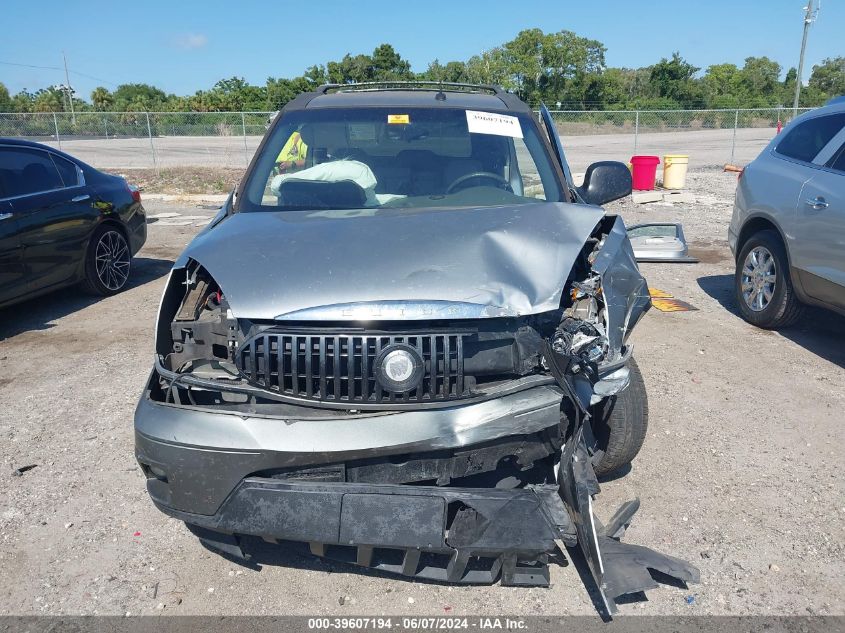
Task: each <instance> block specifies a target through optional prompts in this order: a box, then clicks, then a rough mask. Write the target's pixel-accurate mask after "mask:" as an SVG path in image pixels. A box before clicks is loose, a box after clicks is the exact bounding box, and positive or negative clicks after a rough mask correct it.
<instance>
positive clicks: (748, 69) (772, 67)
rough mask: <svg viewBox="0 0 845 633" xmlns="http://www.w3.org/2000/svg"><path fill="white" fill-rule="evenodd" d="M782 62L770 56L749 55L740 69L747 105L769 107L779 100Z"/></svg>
mask: <svg viewBox="0 0 845 633" xmlns="http://www.w3.org/2000/svg"><path fill="white" fill-rule="evenodd" d="M780 71H781V68H780V64H778V63H777V62H775V61H772V60H771V59H769V58H768V57H747V58H746V59H745V66H743V67H742V70H741V71H740V84H741V88H740V93H741V96H742V97H743V102H742V105H743V106H745V107H751V108H754V107H768V106H771V105H772V104H773V103H774V102H776V101H778V96H779V93H780V82H779V78H780Z"/></svg>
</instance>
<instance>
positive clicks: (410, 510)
mask: <svg viewBox="0 0 845 633" xmlns="http://www.w3.org/2000/svg"><path fill="white" fill-rule="evenodd" d="M561 398H562V392H561V390H560V388H559V387H558V386H557V385H556V384H548V381H543V380H540V381H538V383H537V384H535V385H533V386H530V385H529V386H528V387H527V388H526V389H524V390H521V391H517V392H509V393H505V394H504V395H502V396H501V397H499V398H496V399H492V400H486V401H483V402H477V403H474V404H468V405H463V406H455V407H448V408H444V409H433V410H421V411H402V412H392V413H381V414H369V415H350V416H348V417H340V416H337V415H335V416H334V417H327V418H321V419H305V420H302V419H298V420H293V419H279V418H271V417H266V416H249V415H244V414H230V413H220V412H215V411H210V410H199V409H196V408H189V407H181V406H175V405H168V404H162V403H157V402H153V401H151V400H150V399H149V398H148V397H147V396H146V395H145V396H143V397H142V399H141V401H140V402H139V404H138V408H137V410H136V415H135V439H136V456H137V459H138V461H139V463H140V464H141V466H142V468H143V470H144V472H145V474H146V475H147V489H148V491H149V493H150V496H151V497H152V499H153V501H154V502H155V504H156V506H157V507H158V508H159V509H160V510H161V511H163V512H164V513H166V514H168V515H170V516H172V517H175V518H177V519H180V520H182V521H185V522H186V523H187V524H188V526H189V528H190V529H191V530H192V531H193V532H194V533H195V534H197V536H199V538H200V539H201V540H202V541H203V542H205V543H206V544H207V545H208V546H210V547H212V548H214V549H216V550H219V551H222V552H224V553H227V554H229V555H231V556H235V557H239V558H248V557H249V552H248V551H247V552H245V551H244V550H243V549H242V545H243V542H242V538H241V537H242V536H243V535H252V536H258V537H261V538H264V539H265V540H270V541H280V540H285V541H300V542H307V543H309V544H310V547H311V550H312V552H313V553H314V554H316V555H319V556H327V557H331V558H336V559H340V560H344V561H346V562H350V563H355V564H358V565H364V566H369V567H374V568H376V569H379V570H382V571H386V572H395V573H399V574H403V575H404V576H407V577H413V578H425V579H431V580H440V581H447V582H454V583H475V584H479V583H493V582H496V581H497V580H499V579H500V580H501V582H502V584H507V585H541V586H546V585H548V584H549V572H548V567H547V563H548V561H549V559H550V557H553V556H554V553H555V550H556V544H555V543H556V541H562V542H563V544H565V545H566V546H569V547H573V546H576V545H578V546H579V547H580V548H581V550H582V551H583V553H584V556H585V559H586V561H587V565H588V567H589V569H590V572H592V575H593V577H594V578H595V581H596V584H597V586H598V589H599V593H600V594H601V596H602V598H603V600H604V605H605V607H606V609H607V611H608V613H611V614H612V613H614V612H615V611H616V603H615V598H617V597H618V596H620V595H623V594H626V593H631V592H636V591H643V590H645V589H647V588H650V587H653V586H656V583H655V581H654V580H653V579H652V576H651V575H650V574H649V571H648V570H658V571H660V572H663V573H665V574H669V575H672V576H674V577H676V578H678V579H680V580H682V581H686V582H697V581H698V571H697V570H696V569H695V568H694V567H692V566H690V565H688V564H686V563H684V562H683V561H680V560H678V559H674V558H671V557H668V556H664V555H662V554H659V553H657V552H655V551H653V550H650V549H648V548H644V547H639V546H633V545H627V544H623V543H621V542H619V539H620V538H621V536H622V535H623V534H624V532H625V529H626V527H627V526H628V524H629V523H630V521H631V518H632V516H633V514H634V512H635V511H636V509H637V507H638V502H636V501H635V502H629V503H628V504H626V505H625V506H623V507H622V508H620V510H619V511H618V512H617V513H616V515H614V517H613V518H612V519H611V521H610V522H609V524H608V526H607V527H606V528H605V527H603V526H602V524H601V523H600V522H599V521H598V519H597V518H596V517H595V516H594V515H593V513H592V501H591V498H592V495H594V494H596V493H597V492H598V491H599V488H598V482H597V481H596V479H595V475H594V473H593V471H592V466H591V465H590V458H589V455H588V454H587V450H586V445H585V443H584V439H583V427H579V428H578V430H577V432H576V434H575V436H573V437H570V439H569V440H568V441H567V443H566V446H565V447H564V450H563V452H562V453H561V454H560V456H561V461H560V466H559V469H558V475H557V477H558V484H559V485H557V484H537V485H526V486H525V487H522V488H512V489H497V488H471V487H459V486H421V485H399V484H381V483H357V482H348V481H338V482H326V481H322V482H316V481H302V480H296V481H291V480H285V479H278V478H275V477H274V476H273V475H272V474H268V473H267V472H266V471H268V470H270V471H272V470H273V469H278V468H285V467H294V468H297V467H314V466H318V465H321V464H324V465H329V464H333V463H337V462H342V461H344V460H354V459H361V458H367V457H383V458H385V459H386V460H388V461H389V459H390V457H391V456H399V455H408V454H413V453H414V452H417V451H426V450H438V449H458V448H465V449H466V448H471V449H474V448H475V447H476V445H478V444H483V443H484V442H486V441H489V440H500V439H502V438H507V437H508V436H509V435H519V434H530V433H538V432H542V431H544V430H546V429H548V428H549V427H556V426H557V425H559V423H560V406H561ZM477 452H478V451H476V450H473V453H474V454H475V453H477Z"/></svg>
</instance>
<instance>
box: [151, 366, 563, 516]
mask: <svg viewBox="0 0 845 633" xmlns="http://www.w3.org/2000/svg"><path fill="white" fill-rule="evenodd" d="M537 378H538V379H539V380H537V381H535V383H536V385H535V386H533V387H531V386H529V387H528V388H526V389H524V390H522V391H517V392H514V393H508V394H506V395H503V396H501V397H499V398H496V399H492V400H486V401H483V402H478V403H475V404H468V405H463V406H454V407H448V408H443V409H428V410H416V411H399V412H391V413H378V414H366V415H362V414H356V415H349V416H344V417H339V416H337V415H335V416H333V417H325V418H312V419H280V418H270V417H266V416H248V415H245V414H235V413H220V412H215V411H212V410H201V409H196V408H189V407H182V406H175V405H170V404H162V403H158V402H153V401H152V400H150V399H149V398H148V397H146V396H143V397H142V398H141V400H140V402H139V403H138V407H137V408H136V410H135V453H136V457H137V458H138V461H139V462H140V463H141V465H142V467H143V468H144V470H145V472H147V473H148V480H147V489H148V490H149V493H150V495H151V496H152V498H153V500H154V501H155V502H156V503H158V504H160V505H162V506H168V507H172V508H173V509H175V510H179V511H182V512H189V513H192V514H200V515H213V514H214V513H215V512H216V511H217V509H218V508H219V507H220V505H221V504H222V503H223V501H224V500H225V499H226V498H227V497H228V496H229V495H230V494H231V493H232V491H233V490H234V489H235V488H236V487H237V486H238V484H239V483H240V482H241V481H242V480H244V479H246V478H247V477H249V476H251V475H253V474H254V473H257V472H261V471H266V470H272V469H279V468H297V467H313V466H319V465H321V464H331V463H338V462H343V461H346V460H353V459H365V458H370V457H389V456H392V455H407V454H413V453H418V452H425V451H436V450H449V449H457V448H462V447H467V446H473V445H476V444H481V443H484V442H488V441H493V440H498V439H500V438H503V437H507V436H510V435H522V434H530V433H537V432H540V431H543V430H544V429H548V428H550V427H556V426H557V425H558V424H559V423H560V401H561V391H560V389H559V388H558V387H557V386H556V385H554V384H553V383H552V384H549V383H550V381H549V380H548V379H546V378H543V377H537ZM526 384H528V383H526ZM154 470H156V472H158V473H159V474H158V476H152V473H153V471H154Z"/></svg>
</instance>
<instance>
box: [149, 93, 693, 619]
mask: <svg viewBox="0 0 845 633" xmlns="http://www.w3.org/2000/svg"><path fill="white" fill-rule="evenodd" d="M365 88H367V89H362V88H360V87H359V88H355V87H352V88H349V87H347V88H345V89H344V90H342V91H335V90H333V89H332V88H326V89H323V90H321V91H319V92H318V93H312V94H309V95H303V96H301V97H299V98H298V99H297V100H295V101H294V102H292V103H291V104H289V105H288V106H287V107H286V108H285V110H283V111H282V114H281V116H279V117H277V118H276V120H275V121H274V123H273V125H272V126H271V128H270V130H269V131H268V134H267V137H266V138H265V140H264V141H263V143H262V145H261V147H259V150H258V152H257V154H256V157H255V158H254V159H253V163H252V164H251V166H250V168H249V170H248V172H247V174H246V175H245V177H244V181H243V182H242V183H241V185H240V186H239V188H238V190H237V191H238V195H237V198H235V197H234V196H233V198H231V199H230V200H229V201H228V202H227V203H226V205H224V207H223V208H222V209H221V211H220V213H219V214H218V216H217V217H216V218H215V220H213V221H212V223H211V224H210V225H209V227H208V228H207V229H206V230H205V231H204V232H203V233H202V234H201V235H199V236H198V237H197V238H196V239H195V240H194V241H193V242H192V243H191V244H190V245H189V247H188V248H187V249H186V251H185V252H184V253H183V255H182V256H181V257H180V258H179V260H178V261H177V262H176V264H175V266H174V268H173V271H172V272H171V275H170V278H169V280H168V282H167V286H166V289H165V292H164V295H163V298H162V303H161V308H160V313H159V320H158V325H157V334H156V352H157V357H156V364H155V367H154V369H153V372H152V374H151V376H150V379H149V382H148V384H147V387H146V389H145V392H144V394H143V396H142V398H141V400H140V402H139V404H138V408H137V411H136V416H135V429H136V454H137V458H138V461H139V463H140V464H141V467H142V468H143V471H144V473H145V474H146V476H147V487H148V490H149V493H150V495H151V497H152V498H153V501H154V502H155V503H156V505H157V506H158V507H159V508H160V509H161V510H162V511H164V512H165V513H167V514H169V515H171V516H174V517H176V518H179V519H182V520H184V521H185V522H186V523H187V524H188V525H189V526H190V527H191V529H192V531H194V532H195V533H196V534H197V535H198V536H199V537H200V538H201V539H202V540H203V541H204V542H205V543H206V544H207V545H209V546H211V547H213V548H215V549H217V550H219V551H222V552H225V553H227V554H229V555H231V556H235V557H240V558H243V557H246V556H248V552H245V551H244V550H243V549H242V547H241V545H242V542H241V536H242V535H256V536H260V537H263V538H265V539H268V540H292V541H302V542H307V543H309V544H310V546H311V549H312V551H313V552H314V553H315V554H317V555H320V556H328V557H333V558H339V559H341V560H346V561H348V562H352V563H357V564H359V565H366V566H370V567H373V568H376V569H380V570H383V571H389V572H396V573H400V574H403V575H405V576H408V577H414V578H426V579H433V580H440V581H448V582H462V583H492V582H496V581H497V580H498V579H501V581H502V583H503V584H509V585H547V584H548V582H549V573H548V568H547V563H548V561H549V560H550V558H553V557H554V554H555V552H556V541H561V542H563V543H564V544H565V545H566V546H568V547H575V546H579V547H580V548H581V551H582V552H583V554H584V557H585V560H586V563H587V564H588V566H589V568H590V570H591V572H592V575H593V576H594V578H595V580H596V583H597V585H598V587H599V590H600V592H601V595H602V597H603V600H604V604H605V607H606V608H607V610H608V612H610V613H613V612H614V611H615V608H616V607H615V599H616V598H617V597H618V596H620V595H623V594H626V593H631V592H638V591H643V590H645V589H648V588H650V587H654V586H656V583H655V581H654V580H653V578H652V575H651V574H650V573H649V570H655V571H658V572H662V573H664V574H668V575H671V576H674V577H675V578H677V579H679V580H681V581H688V582H689V581H697V580H698V572H697V570H696V569H695V568H694V567H692V566H690V565H688V564H686V563H684V562H683V561H680V560H678V559H675V558H671V557H669V556H664V555H662V554H658V553H657V552H654V551H652V550H650V549H647V548H644V547H638V546H633V545H627V544H623V543H621V542H620V541H619V539H620V538H621V536H622V534H623V533H624V531H625V529H626V527H627V526H628V524H629V523H630V520H631V518H632V516H633V514H634V512H635V511H636V509H637V506H638V502H637V501H633V502H630V503H628V504H626V505H624V506H623V507H622V508H621V509H620V510H619V511H618V512H617V513H616V514H615V515H614V516H613V518H612V519H611V520H610V521H609V522H608V524H607V525H606V526H603V525H602V524H601V523H600V522H599V521H598V519H597V518H596V516H595V515H594V514H593V511H592V496H593V495H594V494H596V493H597V492H598V491H599V486H598V482H597V478H596V473H600V474H603V473H607V472H610V471H613V470H616V469H618V468H620V467H622V466H623V465H626V464H627V463H629V462H630V460H631V459H633V457H634V456H635V455H636V453H637V452H638V451H639V448H640V446H641V445H642V441H643V439H644V437H645V432H646V425H647V402H646V395H645V390H644V387H643V383H642V376H641V375H640V373H639V370H638V368H637V366H636V364H635V362H634V360H633V358H632V356H631V347H630V345H629V344H628V343H627V342H626V341H627V339H628V336H629V334H630V332H631V329H632V328H633V327H634V326H635V325H636V323H637V322H638V321H639V319H640V318H641V317H642V315H643V314H644V313H645V312H646V310H647V309H648V307H649V305H650V299H649V295H648V289H647V286H646V282H645V279H644V278H643V277H642V275H641V274H640V272H639V270H638V269H637V265H636V262H635V259H634V254H633V251H632V249H631V244H630V242H629V240H628V237H627V235H626V232H625V227H624V224H623V222H622V220H621V219H620V218H618V217H615V216H608V215H605V213H604V212H603V211H602V209H601V208H599V207H598V206H591V204H590V203H593V204H596V205H598V204H603V203H605V202H607V201H609V200H611V199H614V198H616V197H621V195H625V194H626V193H628V192H629V191H630V175H629V174H628V171H627V169H626V168H625V166H624V165H621V164H614V163H597V164H596V165H594V166H592V167H591V168H590V169H589V170H588V171H587V174H586V176H585V184H584V185H583V186H582V187H581V188H579V189H575V188H573V187H572V186H571V179H570V178H568V177H567V174H568V167H566V163H565V158H564V157H563V154H562V148H560V147H559V146H556V144H557V143H559V140H558V139H557V135H556V133H554V134H552V135H550V136H549V137H545V138H544V137H543V132H542V130H541V128H540V127H539V126H538V124H537V122H536V121H535V119H534V118H533V116H532V113H531V111H530V110H529V109H528V108H527V106H525V105H524V104H523V103H522V102H520V101H519V100H518V99H516V98H515V97H514V96H513V95H510V94H506V93H504V92H502V91H500V90H498V89H493V88H487V87H482V88H478V87H458V86H451V87H450V86H447V87H440V86H437V87H436V88H434V89H431V88H430V87H426V86H423V87H421V88H419V87H418V89H410V88H406V89H403V90H373V89H369V88H372V87H365ZM338 113H341V114H340V115H339V114H338ZM545 114H546V117H547V118H546V126H547V129H549V130H553V129H554V127H553V125H552V123H551V120H550V119H549V118H548V114H547V113H545ZM479 115H481V116H479ZM339 119H343V121H344V122H343V125H336V123H337V122H338V120H339ZM286 121H287V122H286ZM379 121H382V123H379ZM416 121H422V122H423V123H420V124H418V125H416V126H415V125H414V123H415V122H416ZM371 122H373V125H374V126H375V127H371V126H370V123H371ZM479 122H480V123H479ZM286 125H287V126H288V127H287V128H286V127H285V126H286ZM479 125H480V127H479ZM343 126H346V127H343ZM391 126H398V127H391ZM514 126H516V127H514ZM292 130H293V131H295V132H296V133H297V134H301V138H302V139H303V140H304V142H306V143H307V144H308V147H309V150H308V152H309V159H308V160H307V161H306V163H308V162H311V165H308V164H306V165H305V166H304V169H303V170H302V171H301V172H297V173H296V174H294V175H293V177H290V176H288V175H287V174H280V175H274V173H275V172H274V171H273V170H271V165H272V164H273V162H274V158H275V156H276V155H278V154H279V148H280V147H281V146H282V144H283V143H284V141H285V139H287V138H289V137H290V135H291V133H292ZM444 130H445V131H444ZM477 130H483V131H477ZM438 134H439V135H440V136H437V135H438ZM362 139H363V140H362ZM353 141H354V143H353ZM369 141H371V144H370V145H368V144H367V143H368V142H369ZM520 141H524V143H525V145H524V146H523V145H522V144H521V143H520ZM406 146H411V147H413V148H414V151H413V152H411V153H410V154H408V153H406V150H405V149H403V148H405V147H406ZM362 147H363V149H362ZM432 147H434V148H435V149H437V150H438V152H436V153H435V152H434V150H432V149H431V148H432ZM391 148H392V149H391ZM388 150H389V151H394V152H395V156H394V157H393V158H392V159H391V160H388V161H380V160H379V153H382V154H383V153H384V152H386V151H388ZM426 152H432V153H434V155H435V156H437V157H438V158H439V159H441V160H438V161H437V162H432V163H430V164H426V159H427V158H428V156H427V154H426ZM520 152H521V153H520ZM525 152H529V155H528V156H527V157H526V154H525ZM353 154H354V158H351V157H350V156H352V155H353ZM312 156H313V158H311V157H312ZM332 161H334V163H333V164H330V165H329V167H330V168H331V169H327V168H326V164H327V163H331V162H332ZM405 161H407V162H408V164H409V165H410V167H409V171H410V173H411V174H412V176H413V178H410V179H409V178H405V177H404V175H403V174H402V173H397V171H396V170H397V169H402V168H403V163H404V162H405ZM485 161H488V162H486V163H485ZM519 161H521V164H519ZM529 162H530V165H533V166H534V167H536V172H535V171H530V170H529ZM352 163H354V164H352ZM477 163H478V164H477ZM541 163H544V164H541ZM443 164H447V165H450V166H451V168H454V170H453V173H446V172H445V171H444V173H443V174H442V175H438V174H436V173H434V176H431V175H430V174H429V173H428V172H427V171H426V169H428V168H429V167H430V166H431V165H443ZM314 167H319V169H314ZM479 167H480V168H479ZM355 170H357V171H358V172H360V173H362V174H364V176H363V177H362V178H361V179H360V180H332V178H337V176H336V174H338V173H341V172H342V173H347V174H348V173H353V171H355ZM461 170H464V172H465V173H461ZM446 171H448V167H447V169H446ZM329 172H331V173H332V174H335V175H334V176H330V177H328V178H329V179H328V180H319V179H320V178H327V176H326V174H327V173H329ZM314 174H319V176H318V180H314V178H315V177H314ZM535 174H536V178H535V177H534V175H535ZM287 181H293V182H294V183H295V186H292V187H288V186H287V184H285V183H286V182H287ZM482 181H483V184H481V183H482ZM374 183H375V184H374ZM378 183H382V184H383V183H388V184H383V187H384V188H382V189H381V190H380V186H381V185H380V184H378ZM455 183H458V184H457V185H456V184H455ZM335 185H337V186H335ZM369 188H371V189H369ZM359 189H360V191H359ZM368 189H369V190H368ZM531 192H534V193H533V195H532V194H531ZM540 198H545V200H542V199H540ZM293 201H295V203H294V202H293Z"/></svg>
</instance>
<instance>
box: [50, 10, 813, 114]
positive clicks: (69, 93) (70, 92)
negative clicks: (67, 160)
mask: <svg viewBox="0 0 845 633" xmlns="http://www.w3.org/2000/svg"><path fill="white" fill-rule="evenodd" d="M810 3H811V4H812V0H810ZM806 38H807V36H806V31H805V35H804V39H806ZM801 58H802V59H803V58H804V49H803V48H802V49H801ZM62 59H63V60H64V62H65V88H66V89H67V97H68V99H67V100H68V101H70V122H71V123H72V124H73V125H76V114H75V113H74V111H73V90H72V89H71V87H70V77H69V76H68V72H67V57H65V52H64V51H62ZM796 99H797V97H796Z"/></svg>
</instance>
